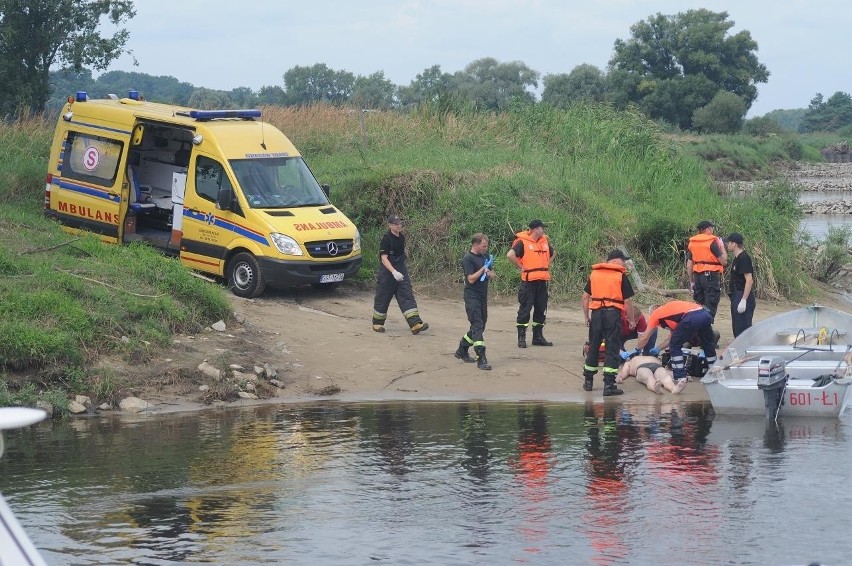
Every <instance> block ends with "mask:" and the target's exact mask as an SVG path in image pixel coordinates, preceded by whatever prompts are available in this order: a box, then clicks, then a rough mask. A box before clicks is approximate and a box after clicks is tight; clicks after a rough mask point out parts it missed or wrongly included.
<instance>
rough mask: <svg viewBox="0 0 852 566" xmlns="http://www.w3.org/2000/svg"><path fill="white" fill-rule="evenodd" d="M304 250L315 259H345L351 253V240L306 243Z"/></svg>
mask: <svg viewBox="0 0 852 566" xmlns="http://www.w3.org/2000/svg"><path fill="white" fill-rule="evenodd" d="M305 249H307V250H308V253H309V254H310V256H311V257H315V258H330V257H346V256H348V255H349V254H351V253H352V240H321V241H318V242H306V243H305Z"/></svg>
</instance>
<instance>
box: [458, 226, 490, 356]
mask: <svg viewBox="0 0 852 566" xmlns="http://www.w3.org/2000/svg"><path fill="white" fill-rule="evenodd" d="M493 261H494V256H493V255H492V256H489V255H488V236H486V235H485V234H482V233H476V234H474V235H473V237H472V238H471V240H470V251H469V252H467V253H466V254H464V257H463V258H462V260H461V265H462V271H463V272H464V292H463V297H464V310H465V312H466V313H467V320H468V321H469V322H470V330H468V331H467V334H465V335H464V337H462V339H461V341H460V342H459V347H458V349H457V350H456V352H455V354H454V355H455V357H457V358H458V359H460V360H462V361H464V362H474V361H476V365H477V367H478V368H479V369H484V370H489V369H491V364H489V363H488V359H487V358H486V357H485V337H484V336H483V333H484V332H485V323H486V322H487V320H488V280H489V279H492V278H493V277H494V276H495V274H494V272H493V271H492V270H491V264H492V263H493ZM471 346H473V351H474V352H476V357H477V358H476V360H474V359H473V358H471V357H470V354H469V353H468V349H469V348H470V347H471Z"/></svg>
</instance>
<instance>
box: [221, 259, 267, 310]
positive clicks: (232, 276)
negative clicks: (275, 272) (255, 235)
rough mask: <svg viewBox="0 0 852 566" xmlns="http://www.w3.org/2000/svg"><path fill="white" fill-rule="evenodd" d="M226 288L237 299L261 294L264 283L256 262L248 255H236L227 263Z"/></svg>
mask: <svg viewBox="0 0 852 566" xmlns="http://www.w3.org/2000/svg"><path fill="white" fill-rule="evenodd" d="M228 287H230V288H231V292H232V293H234V294H235V295H236V296H238V297H246V298H249V299H250V298H253V297H257V296H258V295H260V294H261V293H263V289H264V288H265V287H266V282H264V280H263V275H262V274H261V273H260V266H259V265H258V264H257V260H256V259H254V256H253V255H251V254H249V253H238V254H237V255H235V256H234V257H232V258H231V261H229V262H228Z"/></svg>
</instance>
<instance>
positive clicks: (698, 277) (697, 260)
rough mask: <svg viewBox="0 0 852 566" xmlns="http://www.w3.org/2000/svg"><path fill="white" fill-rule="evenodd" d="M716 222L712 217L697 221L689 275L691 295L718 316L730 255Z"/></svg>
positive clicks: (688, 262)
mask: <svg viewBox="0 0 852 566" xmlns="http://www.w3.org/2000/svg"><path fill="white" fill-rule="evenodd" d="M715 228H716V225H715V224H713V223H712V222H710V221H709V220H702V221H701V222H699V223H698V234H696V235H695V236H693V237H691V238H690V239H689V243H688V245H687V255H686V274H687V276H689V287H690V288H691V289H692V298H693V300H694V301H695V302H696V303H698V304H699V305H704V306H705V307H707V310H708V311H710V315H711V316H712V317H713V318H716V309H717V308H718V307H719V299H720V298H721V297H722V273H723V272H724V271H725V264H726V263H727V262H728V254H727V252H726V251H725V246H724V244H723V243H722V240H721V238H719V237H718V236H716V235H715V234H714V233H713V231H714V230H715Z"/></svg>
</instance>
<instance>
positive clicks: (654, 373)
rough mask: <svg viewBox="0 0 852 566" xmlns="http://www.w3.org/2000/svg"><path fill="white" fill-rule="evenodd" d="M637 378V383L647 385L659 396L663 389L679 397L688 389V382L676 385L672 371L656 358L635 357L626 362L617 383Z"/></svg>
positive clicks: (619, 372) (683, 381)
mask: <svg viewBox="0 0 852 566" xmlns="http://www.w3.org/2000/svg"><path fill="white" fill-rule="evenodd" d="M631 376H634V377H636V381H638V382H639V383H642V384H643V385H645V387H647V388H648V390H649V391H653V392H654V393H657V394H658V395H659V394H661V393H662V392H663V389H665V390H666V391H668V392H669V393H674V394H675V395H677V394H678V393H680V392H681V391H683V389H684V388H685V387H686V383H687V382H686V380H682V381H679V382H678V383H675V381H674V377H673V375H672V372H671V370H668V369H666V368H665V367H663V364H661V363H660V360H659V359H658V358H655V357H654V356H634V357H632V358H630V359H629V360H627V361H626V362H624V364H622V366H621V368H620V369H619V370H618V375H617V376H616V378H615V382H616V383H623V382H624V380H625V379H627V378H628V377H631Z"/></svg>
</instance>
